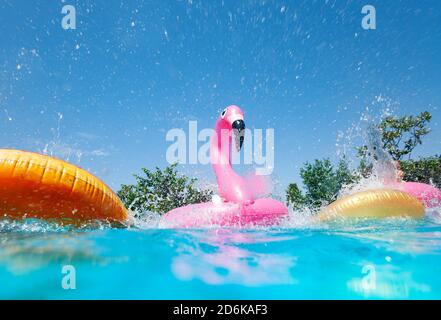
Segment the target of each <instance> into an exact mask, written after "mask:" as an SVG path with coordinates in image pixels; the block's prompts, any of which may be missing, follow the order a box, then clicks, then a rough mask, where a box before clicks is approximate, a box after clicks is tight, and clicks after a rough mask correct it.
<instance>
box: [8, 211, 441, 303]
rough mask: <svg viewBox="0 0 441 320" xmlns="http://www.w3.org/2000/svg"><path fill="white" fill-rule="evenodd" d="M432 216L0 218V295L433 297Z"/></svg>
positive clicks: (439, 253) (439, 283) (435, 226)
mask: <svg viewBox="0 0 441 320" xmlns="http://www.w3.org/2000/svg"><path fill="white" fill-rule="evenodd" d="M440 273H441V224H440V223H439V221H436V220H434V219H429V218H426V219H424V220H417V221H416V220H409V219H390V220H382V221H379V220H357V221H340V222H335V223H332V224H322V225H317V224H298V225H295V224H294V225H293V224H291V225H290V226H284V227H278V228H269V229H268V228H265V229H264V228H262V229H249V230H247V229H225V228H223V229H220V228H210V229H204V230H169V229H158V228H144V229H143V228H140V227H136V228H129V229H124V228H110V227H107V226H99V227H96V226H88V227H83V228H73V227H63V226H59V225H56V224H51V223H45V222H41V221H35V220H26V221H21V222H20V221H10V220H1V221H0V298H2V299H9V298H14V299H28V298H33V299H34V298H35V299H101V298H105V299H309V298H312V299H346V298H350V299H366V298H369V299H377V298H380V299H383V298H386V299H389V298H398V299H408V298H409V299H439V298H441V277H440V276H439V275H440Z"/></svg>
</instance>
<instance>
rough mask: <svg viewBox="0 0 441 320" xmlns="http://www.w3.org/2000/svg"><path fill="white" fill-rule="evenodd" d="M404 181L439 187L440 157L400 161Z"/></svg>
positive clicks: (440, 175) (440, 173)
mask: <svg viewBox="0 0 441 320" xmlns="http://www.w3.org/2000/svg"><path fill="white" fill-rule="evenodd" d="M400 165H401V170H402V171H403V172H404V180H405V181H416V182H422V183H428V184H432V183H433V184H434V185H436V186H437V187H438V188H441V157H440V156H434V157H428V158H423V159H420V160H408V161H401V162H400Z"/></svg>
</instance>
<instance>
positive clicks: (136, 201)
mask: <svg viewBox="0 0 441 320" xmlns="http://www.w3.org/2000/svg"><path fill="white" fill-rule="evenodd" d="M176 166H177V164H173V165H171V166H168V167H167V168H165V169H164V170H161V169H159V168H158V167H156V170H155V171H150V170H148V169H146V168H143V169H142V171H143V174H144V175H143V176H141V175H135V178H136V184H133V185H122V186H121V189H120V190H119V191H118V196H119V197H120V198H121V200H122V202H123V203H124V204H125V206H126V207H127V208H128V209H130V210H132V211H136V212H137V213H138V214H142V213H143V212H146V211H151V212H157V213H160V214H164V213H166V212H168V211H170V210H172V209H175V208H177V207H181V206H185V205H188V204H193V203H199V202H207V201H210V200H211V196H212V195H213V192H212V191H211V190H206V189H200V188H198V187H197V186H196V183H197V179H195V178H193V179H190V178H188V177H186V176H185V175H182V174H179V173H178V171H177V170H176Z"/></svg>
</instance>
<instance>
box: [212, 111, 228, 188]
mask: <svg viewBox="0 0 441 320" xmlns="http://www.w3.org/2000/svg"><path fill="white" fill-rule="evenodd" d="M231 131H232V129H231V128H228V126H226V125H224V124H223V121H221V120H219V121H218V122H217V123H216V127H215V130H214V133H213V135H212V137H211V143H210V158H211V163H212V165H213V170H214V172H215V174H216V178H217V181H218V184H219V181H220V180H222V179H220V178H221V176H222V175H223V174H225V173H228V172H234V170H233V168H232V166H231V144H232V143H231V142H232V141H231Z"/></svg>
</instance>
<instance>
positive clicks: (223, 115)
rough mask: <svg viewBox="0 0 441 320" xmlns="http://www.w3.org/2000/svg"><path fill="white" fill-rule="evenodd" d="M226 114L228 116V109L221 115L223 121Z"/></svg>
mask: <svg viewBox="0 0 441 320" xmlns="http://www.w3.org/2000/svg"><path fill="white" fill-rule="evenodd" d="M226 114H227V109H224V111H222V113H221V117H222V119H223V118H225V115H226Z"/></svg>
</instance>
